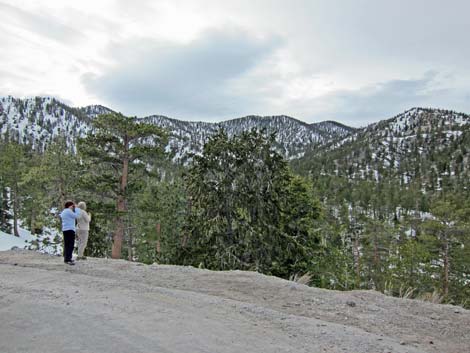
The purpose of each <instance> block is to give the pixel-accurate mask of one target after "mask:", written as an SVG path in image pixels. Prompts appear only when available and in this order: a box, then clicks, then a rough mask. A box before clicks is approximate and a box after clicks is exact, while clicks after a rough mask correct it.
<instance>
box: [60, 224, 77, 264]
mask: <svg viewBox="0 0 470 353" xmlns="http://www.w3.org/2000/svg"><path fill="white" fill-rule="evenodd" d="M63 233H64V262H67V261H72V253H73V247H74V246H75V231H73V230H66V231H64V232H63Z"/></svg>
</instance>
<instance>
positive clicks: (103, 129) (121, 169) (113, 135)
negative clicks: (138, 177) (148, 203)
mask: <svg viewBox="0 0 470 353" xmlns="http://www.w3.org/2000/svg"><path fill="white" fill-rule="evenodd" d="M93 127H94V132H93V133H92V134H90V135H88V136H87V137H86V138H84V139H82V140H80V142H79V151H80V152H81V153H82V155H83V157H85V158H87V159H88V162H91V163H92V164H88V166H89V168H91V167H92V166H93V165H97V164H99V165H100V166H101V168H99V169H98V170H97V171H96V172H99V173H96V172H95V171H90V175H91V178H92V179H94V180H95V181H96V182H97V184H96V185H101V186H103V187H105V189H106V190H108V191H109V192H110V193H111V194H112V197H113V198H114V200H115V203H116V213H115V225H116V226H115V230H114V234H113V248H112V257H113V258H120V257H121V249H122V242H123V238H124V233H125V219H126V214H127V211H128V204H127V202H128V197H129V192H128V187H129V180H130V179H129V178H132V170H133V169H134V168H136V167H138V166H140V167H143V168H147V164H151V163H152V162H153V161H154V160H155V159H156V158H158V157H159V156H160V155H162V154H163V148H164V146H165V145H166V134H165V133H164V132H163V131H162V130H161V129H160V128H158V127H156V126H155V125H152V124H147V123H143V122H141V121H139V120H138V119H137V118H134V117H126V116H124V115H122V114H120V113H113V114H105V115H100V116H98V117H97V118H95V119H94V120H93ZM131 181H132V180H131Z"/></svg>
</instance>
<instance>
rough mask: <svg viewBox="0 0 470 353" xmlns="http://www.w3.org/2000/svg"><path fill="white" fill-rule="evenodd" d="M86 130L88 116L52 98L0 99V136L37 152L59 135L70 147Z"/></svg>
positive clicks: (88, 126) (89, 123) (87, 129)
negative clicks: (64, 138) (63, 137)
mask: <svg viewBox="0 0 470 353" xmlns="http://www.w3.org/2000/svg"><path fill="white" fill-rule="evenodd" d="M90 128H91V118H90V116H89V115H87V114H86V113H84V112H83V111H82V110H80V109H76V108H71V107H69V106H67V105H65V104H63V103H61V102H60V101H58V100H56V99H55V98H52V97H36V98H27V99H16V98H13V97H2V98H0V135H1V136H2V137H3V138H8V139H11V140H14V141H19V142H20V143H24V144H30V145H31V146H33V148H35V149H37V150H42V149H43V148H44V146H45V145H47V144H48V143H50V142H51V141H52V139H54V138H55V137H57V136H59V135H63V136H65V137H66V139H67V144H68V145H69V146H74V145H75V143H76V140H77V138H78V137H80V136H84V135H86V134H87V133H88V132H89V131H90Z"/></svg>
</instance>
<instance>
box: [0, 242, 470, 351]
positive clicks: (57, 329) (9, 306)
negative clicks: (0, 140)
mask: <svg viewBox="0 0 470 353" xmlns="http://www.w3.org/2000/svg"><path fill="white" fill-rule="evenodd" d="M0 352H2V353H17V352H28V353H35V352H38V353H55V352H80V353H84V352H90V353H92V352H93V353H96V352H103V353H107V352H113V353H119V352H175V353H176V352H177V353H183V352H217V353H232V352H234V353H235V352H243V353H247V352H256V353H259V352H318V353H320V352H330V353H336V352H342V353H344V352H348V353H366V352H368V353H382V352H393V353H405V352H409V353H417V352H429V353H465V352H470V311H467V310H464V309H462V308H460V307H456V306H450V305H437V304H431V303H426V302H421V301H417V300H404V299H397V298H391V297H387V296H384V295H382V294H380V293H377V292H373V291H351V292H337V291H330V290H323V289H318V288H310V287H307V286H304V285H301V284H298V283H295V282H289V281H285V280H282V279H279V278H275V277H268V276H263V275H260V274H258V273H253V272H242V271H230V272H213V271H207V270H200V269H195V268H191V267H178V266H162V265H150V266H147V265H142V264H138V263H131V262H127V261H124V260H107V259H92V258H89V259H88V260H86V261H81V262H78V263H77V265H76V266H68V265H64V264H63V262H62V259H61V258H60V257H54V256H49V255H44V254H40V253H36V252H28V251H6V252H0Z"/></svg>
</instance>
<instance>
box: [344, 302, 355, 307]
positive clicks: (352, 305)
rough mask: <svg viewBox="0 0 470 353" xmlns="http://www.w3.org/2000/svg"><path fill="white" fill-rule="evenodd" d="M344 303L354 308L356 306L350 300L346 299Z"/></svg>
mask: <svg viewBox="0 0 470 353" xmlns="http://www.w3.org/2000/svg"><path fill="white" fill-rule="evenodd" d="M346 305H349V306H350V307H352V308H354V307H355V306H356V303H355V302H353V301H352V300H348V301H347V302H346Z"/></svg>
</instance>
